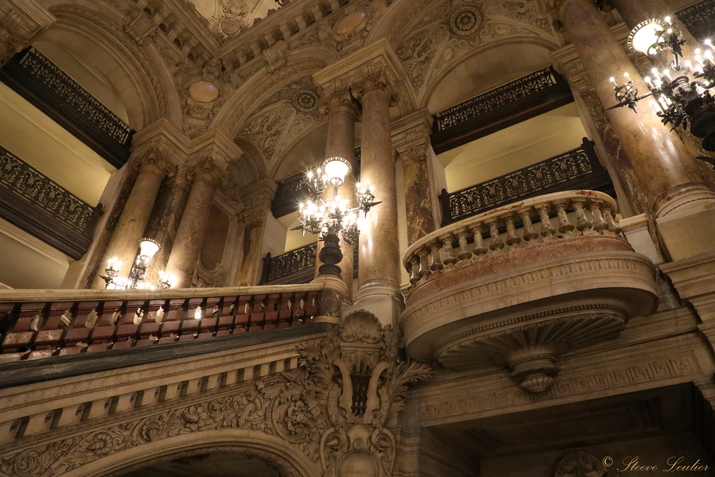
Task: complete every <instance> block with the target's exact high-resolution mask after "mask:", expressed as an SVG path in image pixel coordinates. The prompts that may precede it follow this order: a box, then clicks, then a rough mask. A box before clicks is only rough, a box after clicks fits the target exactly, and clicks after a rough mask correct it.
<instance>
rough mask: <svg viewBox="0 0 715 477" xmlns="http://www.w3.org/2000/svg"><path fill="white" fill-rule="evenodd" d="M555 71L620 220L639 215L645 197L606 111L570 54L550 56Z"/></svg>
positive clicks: (569, 51)
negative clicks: (610, 188) (590, 142)
mask: <svg viewBox="0 0 715 477" xmlns="http://www.w3.org/2000/svg"><path fill="white" fill-rule="evenodd" d="M552 57H553V60H554V64H555V67H556V69H557V70H558V71H559V72H560V73H561V74H562V75H563V76H564V77H565V78H566V80H567V81H568V83H569V86H570V87H571V92H572V93H573V96H574V100H575V102H576V106H577V108H578V110H579V114H580V116H581V119H582V121H584V123H585V124H586V129H587V130H588V131H589V135H590V136H591V139H593V141H594V142H595V143H596V150H597V151H598V155H599V159H600V160H601V163H602V164H603V166H604V168H605V169H606V170H607V171H608V175H609V176H610V178H611V181H612V182H613V185H614V187H615V189H616V192H617V194H618V198H619V201H618V202H619V212H620V213H621V214H622V215H623V216H624V217H630V216H632V215H638V214H642V213H643V212H645V211H646V209H647V203H648V198H647V196H646V195H645V193H644V191H645V189H644V188H643V187H642V186H641V185H640V183H639V181H638V177H637V176H636V174H635V172H634V171H633V164H632V162H631V159H630V157H628V154H627V153H626V151H625V150H624V149H623V145H622V144H621V140H620V139H619V138H618V134H617V133H616V130H615V128H614V126H613V124H612V123H611V121H610V119H609V117H608V113H607V112H606V108H604V107H603V104H601V101H600V99H599V98H598V94H597V93H596V91H595V90H594V89H593V85H592V84H591V80H590V79H589V78H588V75H586V74H585V72H584V71H583V65H582V63H581V60H580V58H578V57H577V56H576V54H575V52H574V51H573V48H565V49H562V50H560V51H557V52H554V53H552Z"/></svg>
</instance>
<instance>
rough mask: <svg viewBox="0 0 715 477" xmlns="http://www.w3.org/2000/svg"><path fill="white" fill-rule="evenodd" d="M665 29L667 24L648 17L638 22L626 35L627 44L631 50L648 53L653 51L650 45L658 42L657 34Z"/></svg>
mask: <svg viewBox="0 0 715 477" xmlns="http://www.w3.org/2000/svg"><path fill="white" fill-rule="evenodd" d="M665 29H667V26H666V25H665V23H664V22H662V21H661V20H656V19H650V20H646V21H644V22H642V23H639V24H638V25H636V27H635V28H634V29H633V30H632V31H631V34H630V35H628V46H629V47H630V48H631V49H632V50H633V51H637V52H640V53H643V54H644V55H650V54H652V53H654V51H651V47H652V46H653V45H655V44H656V43H657V42H658V39H659V35H658V34H659V33H660V32H662V31H663V30H665Z"/></svg>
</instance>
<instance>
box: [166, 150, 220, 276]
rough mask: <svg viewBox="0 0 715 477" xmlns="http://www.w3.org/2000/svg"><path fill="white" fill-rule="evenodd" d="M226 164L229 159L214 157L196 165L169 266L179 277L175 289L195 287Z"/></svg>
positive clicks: (168, 269)
mask: <svg viewBox="0 0 715 477" xmlns="http://www.w3.org/2000/svg"><path fill="white" fill-rule="evenodd" d="M225 166H226V164H225V161H222V160H215V159H212V158H206V159H204V160H202V161H201V163H199V164H197V165H196V169H195V170H194V182H193V185H192V186H191V192H190V193H189V199H188V200H187V202H186V208H185V209H184V214H183V215H182V217H181V222H180V224H179V229H178V231H177V233H176V240H175V241H174V245H173V247H172V248H171V254H170V255H169V261H168V263H167V265H166V270H167V271H168V272H170V273H173V274H174V275H175V277H176V281H175V283H174V285H173V288H189V287H191V280H192V279H193V276H194V271H195V270H196V264H197V261H198V259H199V253H200V252H201V245H202V243H203V240H204V235H205V233H206V224H207V221H208V217H209V211H210V209H211V204H212V203H213V199H214V194H215V192H216V188H217V187H218V185H219V183H220V182H221V178H222V176H223V173H224V172H225V169H226V167H225Z"/></svg>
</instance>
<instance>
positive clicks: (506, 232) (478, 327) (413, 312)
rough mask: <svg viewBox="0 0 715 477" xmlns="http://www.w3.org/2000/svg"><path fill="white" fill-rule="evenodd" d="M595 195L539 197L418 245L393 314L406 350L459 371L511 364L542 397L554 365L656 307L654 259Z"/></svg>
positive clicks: (608, 201)
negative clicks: (402, 305)
mask: <svg viewBox="0 0 715 477" xmlns="http://www.w3.org/2000/svg"><path fill="white" fill-rule="evenodd" d="M615 211H616V204H615V201H614V200H613V199H612V198H611V197H610V196H608V195H606V194H604V193H601V192H595V191H567V192H557V193H553V194H547V195H543V196H540V197H535V198H531V199H527V200H523V201H521V202H518V203H515V204H511V205H508V206H505V207H500V208H497V209H495V210H492V211H489V212H485V213H482V214H479V215H476V216H474V217H471V218H468V219H465V220H461V221H459V222H456V223H454V224H451V225H449V226H447V227H443V228H442V229H440V230H437V231H435V232H433V233H432V234H429V235H427V236H425V237H424V238H422V239H421V240H419V241H418V242H416V243H414V244H413V245H412V246H411V247H410V248H409V249H408V250H407V252H406V254H405V256H404V266H405V268H406V269H407V271H408V272H409V273H410V283H411V286H410V289H409V290H408V291H407V295H406V309H405V311H404V313H403V315H402V317H401V320H400V321H401V326H402V330H403V332H404V334H405V339H406V343H407V350H408V353H410V355H411V356H413V357H414V358H417V359H420V360H431V359H436V360H438V361H439V362H440V363H442V364H443V365H445V366H448V367H452V368H456V369H466V368H470V369H474V368H479V367H486V368H489V367H494V366H498V367H509V368H510V369H511V371H512V378H514V379H515V380H516V381H518V382H520V384H521V386H522V387H523V388H524V389H527V390H529V391H532V392H542V391H544V390H546V389H547V388H548V387H549V386H550V385H551V384H552V383H553V380H554V376H556V374H558V371H559V367H558V365H557V360H558V358H559V357H560V356H562V355H563V354H565V353H568V352H570V351H573V350H576V349H579V348H582V347H584V346H588V345H591V344H594V343H599V342H602V341H604V340H608V339H612V338H614V337H615V336H616V335H618V333H619V332H620V331H621V330H623V329H624V327H625V326H626V323H627V322H628V319H629V318H630V317H633V316H640V315H646V314H648V313H650V312H652V311H653V310H654V309H655V307H656V306H657V297H656V290H655V271H654V267H653V265H652V263H651V262H650V261H649V260H648V259H647V258H646V257H644V256H642V255H640V254H637V253H635V252H634V251H633V249H632V248H631V246H630V245H629V244H628V242H627V241H626V240H625V239H624V238H623V237H622V236H621V234H620V229H619V227H618V223H617V221H616V218H615Z"/></svg>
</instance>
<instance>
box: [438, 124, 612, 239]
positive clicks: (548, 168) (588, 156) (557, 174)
mask: <svg viewBox="0 0 715 477" xmlns="http://www.w3.org/2000/svg"><path fill="white" fill-rule="evenodd" d="M572 189H590V190H598V191H602V192H606V193H609V194H614V191H613V185H612V183H611V180H610V178H609V177H608V173H607V172H606V170H605V169H604V168H603V167H602V166H601V164H600V163H599V162H598V157H597V156H596V151H595V150H594V143H593V142H591V141H589V140H588V139H586V138H584V140H583V144H582V145H581V147H579V148H577V149H573V150H571V151H568V152H566V153H564V154H560V155H558V156H555V157H552V158H549V159H546V160H544V161H541V162H538V163H536V164H533V165H531V166H528V167H525V168H523V169H519V170H517V171H514V172H511V173H509V174H505V175H503V176H501V177H497V178H496V179H493V180H490V181H487V182H483V183H481V184H477V185H474V186H472V187H468V188H466V189H462V190H459V191H457V192H452V193H448V192H447V191H446V190H444V189H443V190H442V193H441V194H440V196H439V202H440V206H441V209H442V226H445V225H447V224H451V223H453V222H456V221H458V220H462V219H464V218H467V217H471V216H473V215H476V214H479V213H482V212H485V211H487V210H490V209H493V208H496V207H499V206H502V205H506V204H509V203H512V202H515V201H518V200H523V199H526V198H529V197H534V196H537V195H542V194H546V193H549V192H556V191H560V190H572Z"/></svg>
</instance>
